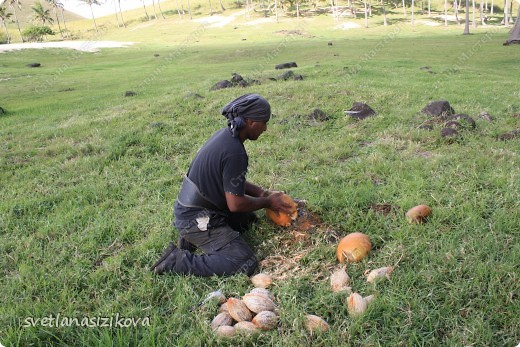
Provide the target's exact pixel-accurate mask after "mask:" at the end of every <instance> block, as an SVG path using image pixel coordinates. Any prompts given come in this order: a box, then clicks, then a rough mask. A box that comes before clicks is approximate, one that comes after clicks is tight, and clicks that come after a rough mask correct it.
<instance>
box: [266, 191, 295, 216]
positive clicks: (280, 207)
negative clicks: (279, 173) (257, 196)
mask: <svg viewBox="0 0 520 347" xmlns="http://www.w3.org/2000/svg"><path fill="white" fill-rule="evenodd" d="M283 195H284V193H283V192H279V191H270V192H269V194H268V195H267V199H269V208H270V209H271V210H273V211H278V212H280V213H285V214H289V215H290V214H292V213H294V206H293V205H291V204H290V203H288V202H287V201H286V200H284V199H282V196H283Z"/></svg>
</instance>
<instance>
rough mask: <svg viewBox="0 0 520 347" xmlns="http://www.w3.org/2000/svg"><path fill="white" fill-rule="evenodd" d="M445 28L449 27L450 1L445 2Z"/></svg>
mask: <svg viewBox="0 0 520 347" xmlns="http://www.w3.org/2000/svg"><path fill="white" fill-rule="evenodd" d="M444 26H445V27H447V26H448V0H444Z"/></svg>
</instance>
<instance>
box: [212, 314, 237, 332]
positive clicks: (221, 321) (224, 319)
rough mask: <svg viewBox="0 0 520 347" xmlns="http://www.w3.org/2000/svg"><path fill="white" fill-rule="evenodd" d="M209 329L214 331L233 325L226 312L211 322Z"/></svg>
mask: <svg viewBox="0 0 520 347" xmlns="http://www.w3.org/2000/svg"><path fill="white" fill-rule="evenodd" d="M210 325H211V329H216V328H218V327H220V326H223V325H233V317H231V315H230V314H229V313H228V312H222V313H219V314H217V315H216V316H215V318H213V320H212V321H211V324H210Z"/></svg>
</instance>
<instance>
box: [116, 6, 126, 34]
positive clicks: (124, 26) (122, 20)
mask: <svg viewBox="0 0 520 347" xmlns="http://www.w3.org/2000/svg"><path fill="white" fill-rule="evenodd" d="M117 4H118V6H119V14H120V15H121V22H123V28H126V24H125V20H124V19H123V11H121V0H117Z"/></svg>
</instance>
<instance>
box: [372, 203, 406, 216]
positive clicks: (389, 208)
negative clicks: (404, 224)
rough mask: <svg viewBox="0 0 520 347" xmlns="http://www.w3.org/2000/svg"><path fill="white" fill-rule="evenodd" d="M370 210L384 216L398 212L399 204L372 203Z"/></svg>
mask: <svg viewBox="0 0 520 347" xmlns="http://www.w3.org/2000/svg"><path fill="white" fill-rule="evenodd" d="M369 209H370V210H372V211H374V212H376V213H379V214H382V215H384V216H386V215H389V214H396V213H397V212H398V211H399V208H398V207H397V206H394V205H391V204H386V203H385V204H372V205H370V207H369Z"/></svg>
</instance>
